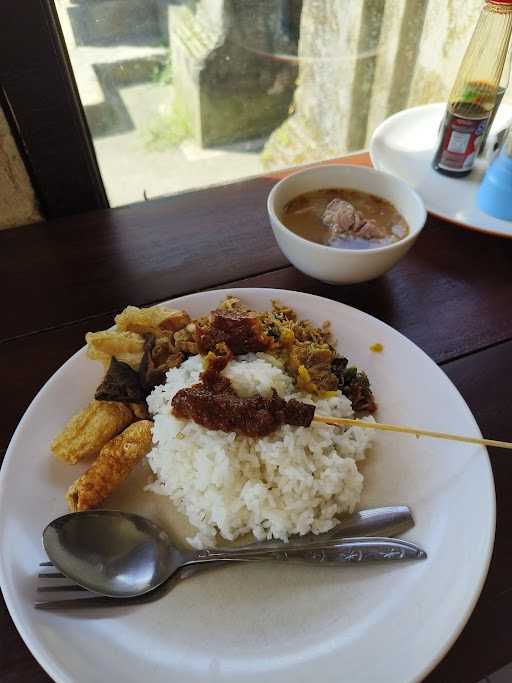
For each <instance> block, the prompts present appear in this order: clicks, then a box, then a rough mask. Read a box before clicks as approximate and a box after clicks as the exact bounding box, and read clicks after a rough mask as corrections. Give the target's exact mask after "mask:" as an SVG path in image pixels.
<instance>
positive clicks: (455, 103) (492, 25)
mask: <svg viewBox="0 0 512 683" xmlns="http://www.w3.org/2000/svg"><path fill="white" fill-rule="evenodd" d="M511 35H512V0H486V3H485V5H484V6H483V8H482V11H481V13H480V17H479V19H478V22H477V25H476V27H475V30H474V33H473V35H472V37H471V40H470V42H469V45H468V47H467V49H466V52H465V54H464V58H463V60H462V63H461V65H460V68H459V71H458V74H457V77H456V79H455V83H454V84H453V86H452V89H451V92H450V95H449V98H448V106H447V108H446V114H445V118H444V123H443V125H442V127H441V134H440V138H439V144H438V148H437V151H436V153H435V156H434V159H433V161H432V166H433V168H434V169H435V170H436V171H439V173H444V174H446V175H450V176H454V177H463V176H466V175H468V173H470V172H471V169H472V168H473V165H474V163H475V159H476V157H477V155H478V152H479V150H480V146H481V143H482V139H483V136H484V133H485V131H486V129H487V126H488V124H489V120H490V118H491V116H492V114H493V111H494V109H495V106H496V102H497V100H498V88H499V85H500V81H501V78H502V75H503V70H504V66H505V61H506V59H507V53H508V48H509V44H510V37H511Z"/></svg>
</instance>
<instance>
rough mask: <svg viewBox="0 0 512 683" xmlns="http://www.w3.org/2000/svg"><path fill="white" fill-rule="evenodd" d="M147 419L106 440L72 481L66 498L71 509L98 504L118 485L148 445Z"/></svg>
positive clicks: (149, 435) (78, 510)
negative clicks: (84, 468) (96, 454)
mask: <svg viewBox="0 0 512 683" xmlns="http://www.w3.org/2000/svg"><path fill="white" fill-rule="evenodd" d="M151 425H152V422H150V421H149V420H139V421H138V422H134V423H133V424H132V425H130V426H129V427H127V428H126V429H125V430H124V432H123V433H122V434H119V436H116V437H115V438H113V439H112V440H111V441H109V442H108V443H107V444H105V446H103V448H102V449H101V451H100V454H99V455H98V457H97V458H96V460H95V461H94V462H93V464H92V465H91V466H90V467H89V469H88V470H87V471H86V472H84V474H82V476H81V477H80V478H79V479H77V480H76V481H75V483H74V484H72V485H71V486H70V487H69V489H68V492H67V493H66V500H67V502H68V506H69V509H70V510H71V511H72V512H81V511H82V510H89V509H90V508H94V507H97V506H98V505H100V504H101V503H102V502H103V501H104V500H105V498H107V497H108V496H109V495H110V494H111V493H112V491H114V489H115V488H117V487H118V486H119V484H121V483H122V482H123V481H124V480H125V479H126V477H127V476H128V475H129V474H130V472H131V471H132V470H133V468H134V467H135V465H137V463H138V462H139V461H140V460H141V459H142V458H143V457H144V456H145V455H146V453H148V451H149V450H150V448H151Z"/></svg>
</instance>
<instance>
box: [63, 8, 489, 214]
mask: <svg viewBox="0 0 512 683" xmlns="http://www.w3.org/2000/svg"><path fill="white" fill-rule="evenodd" d="M55 2H56V6H57V11H58V15H59V19H60V22H61V26H62V31H63V34H64V37H65V41H66V45H67V49H68V52H69V56H70V60H71V63H72V66H73V71H74V75H75V79H76V82H77V85H78V90H79V93H80V97H81V100H82V104H83V107H84V111H85V114H86V117H87V121H88V125H89V129H90V133H91V136H92V139H93V142H94V147H95V150H96V154H97V158H98V162H99V165H100V169H101V173H102V176H103V180H104V183H105V186H106V190H107V193H108V196H109V199H110V202H111V204H112V205H113V206H119V205H122V204H128V203H130V202H135V201H140V200H142V199H144V198H148V199H150V198H153V197H156V196H159V195H162V194H172V193H176V192H182V191H184V190H189V189H194V188H200V187H204V186H208V185H212V184H218V183H222V182H227V181H232V180H235V179H238V178H242V177H247V176H251V175H255V174H258V173H263V172H265V171H268V170H272V169H276V168H282V167H286V166H291V165H296V164H301V163H306V162H309V161H317V160H321V159H328V158H334V157H339V156H342V155H344V154H347V153H349V152H352V151H357V150H360V149H364V148H365V147H367V145H368V141H369V138H370V136H371V134H372V132H373V130H375V128H376V126H377V125H378V124H379V123H380V122H381V121H382V120H384V119H385V118H386V117H387V116H389V115H390V114H392V113H394V112H396V111H399V110H401V109H405V108H407V107H410V106H413V105H417V104H423V103H427V102H434V101H439V100H444V99H445V98H446V96H447V94H448V91H449V88H450V85H451V83H452V81H453V78H454V76H455V72H456V70H457V68H458V65H459V63H460V60H461V57H462V55H463V52H464V49H465V46H466V44H467V41H468V39H469V37H470V35H471V32H472V30H473V27H474V25H475V22H476V19H477V17H478V14H479V11H480V7H481V4H482V0H450V2H447V1H446V0H361V1H359V0H358V1H357V2H356V1H354V0H55Z"/></svg>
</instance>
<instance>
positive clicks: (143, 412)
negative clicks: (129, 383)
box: [128, 403, 149, 420]
mask: <svg viewBox="0 0 512 683" xmlns="http://www.w3.org/2000/svg"><path fill="white" fill-rule="evenodd" d="M128 405H129V406H130V408H131V409H132V410H133V414H134V415H135V417H136V418H138V419H139V420H149V412H148V409H147V407H146V404H145V403H129V404H128Z"/></svg>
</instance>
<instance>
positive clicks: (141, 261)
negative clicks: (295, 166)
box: [0, 156, 512, 683]
mask: <svg viewBox="0 0 512 683" xmlns="http://www.w3.org/2000/svg"><path fill="white" fill-rule="evenodd" d="M355 161H356V162H358V163H368V159H367V157H366V156H361V157H357V158H356V159H355ZM283 173H284V172H283ZM279 175H282V174H275V175H274V176H267V177H265V178H257V179H253V180H248V181H242V182H240V183H235V184H233V185H228V186H224V187H220V188H214V189H209V190H206V191H201V192H198V193H187V194H182V195H179V196H176V197H172V198H168V199H162V200H159V201H156V202H151V203H148V204H145V205H137V206H134V207H125V208H122V209H115V210H112V211H105V212H95V213H91V214H83V215H79V216H75V217H70V218H67V219H58V220H54V221H51V222H48V223H45V224H40V225H37V226H29V227H25V228H20V229H15V230H11V231H7V232H6V233H3V234H0V254H1V259H2V268H3V273H4V274H5V279H4V282H5V283H8V287H5V286H4V287H3V288H2V294H1V295H0V300H1V306H2V309H1V310H2V316H1V317H0V321H1V322H0V352H1V354H0V368H1V372H2V380H3V389H4V396H6V397H8V400H6V401H4V405H3V409H2V411H1V412H0V457H1V455H2V449H5V448H6V447H7V445H8V442H9V440H10V438H11V435H12V433H13V431H14V429H15V427H16V425H17V423H18V421H19V419H20V417H21V416H22V414H23V412H24V411H25V409H26V408H27V406H28V405H29V403H30V401H31V400H32V398H33V397H34V395H35V394H36V393H37V391H38V390H39V388H40V387H41V386H42V385H43V384H44V382H45V381H46V380H47V379H48V378H49V377H50V376H51V375H52V373H53V372H55V370H56V369H57V368H58V367H59V366H60V365H61V364H62V363H63V362H64V361H65V360H67V359H68V358H69V357H70V356H71V355H72V354H73V353H74V352H75V351H76V350H78V349H79V348H80V347H81V346H82V345H83V338H84V334H85V332H86V331H88V330H98V329H104V328H105V327H108V326H109V325H110V324H111V323H112V313H114V312H117V311H118V310H119V309H120V308H122V307H124V306H125V305H127V304H128V303H132V304H139V305H140V304H149V303H153V302H155V301H161V300H165V299H168V298H172V297H173V296H177V295H179V294H182V293H185V292H190V291H196V290H199V289H204V288H216V287H219V288H229V287H234V286H242V287H273V288H283V289H292V290H300V291H304V292H310V293H312V294H318V295H321V296H326V297H328V298H331V299H334V300H336V301H341V302H343V303H346V304H349V305H351V306H355V307H357V308H359V309H361V310H364V311H366V312H368V313H370V314H371V315H374V316H375V317H377V318H379V319H381V320H384V321H385V322H387V323H389V324H390V325H392V326H393V327H395V328H396V329H398V330H399V331H401V332H402V333H404V334H406V335H407V336H408V337H409V338H410V339H412V340H413V341H415V342H416V343H417V344H418V345H419V346H420V347H422V348H423V349H424V350H425V351H426V352H427V353H428V354H429V355H430V356H431V357H432V358H434V360H436V361H437V362H438V363H441V364H442V367H443V369H444V370H445V372H447V374H448V375H449V377H450V378H451V379H452V381H453V382H454V384H455V385H456V386H457V387H458V389H459V390H460V391H461V393H462V395H463V396H464V398H465V399H466V401H467V402H468V404H469V406H470V408H471V410H472V411H473V414H474V415H475V417H476V419H477V421H478V423H479V425H480V427H481V429H482V432H483V433H484V434H485V435H486V436H489V437H491V438H496V439H502V440H512V420H511V419H510V399H509V383H510V382H509V377H510V376H511V375H512V316H510V314H509V301H510V298H511V293H512V291H511V290H512V287H511V284H510V273H511V272H512V269H511V267H510V266H511V265H512V241H510V240H504V239H500V238H496V237H490V236H485V235H481V234H478V233H472V232H468V231H466V230H463V229H461V228H459V227H456V226H453V225H449V224H447V223H443V222H442V221H440V220H438V219H432V218H429V220H428V223H427V226H426V228H425V230H424V232H423V233H422V235H421V237H420V238H419V240H418V242H417V244H416V246H415V247H414V249H413V250H412V251H411V252H410V253H409V254H408V256H407V257H406V258H405V259H404V260H403V261H401V262H400V264H398V266H397V267H396V268H394V269H393V270H392V271H391V272H390V273H388V274H387V275H385V276H383V277H382V278H379V279H378V280H376V281H374V282H370V283H366V284H362V285H353V286H348V287H334V286H331V285H325V284H322V283H320V282H317V281H315V280H312V279H311V278H308V277H306V276H304V275H302V274H301V273H299V272H298V271H296V270H295V269H294V268H292V267H291V266H289V265H288V264H287V262H286V260H285V259H284V257H283V256H282V255H281V253H280V252H279V250H278V248H277V246H276V245H275V243H274V241H273V237H272V234H271V231H270V228H269V226H268V221H267V217H266V209H265V198H266V194H267V193H268V190H269V189H270V187H271V186H272V184H273V182H275V180H276V179H277V177H278V176H279ZM490 454H491V461H492V466H493V471H494V476H495V482H496V495H497V506H498V517H497V530H496V544H495V549H494V555H493V559H492V563H491V567H490V571H489V575H488V578H487V581H486V584H485V587H484V590H483V593H482V596H481V598H480V600H479V601H478V604H477V606H476V608H475V610H474V612H473V614H472V616H471V618H470V620H469V622H468V624H467V626H466V628H465V629H464V631H463V632H462V634H461V636H460V637H459V639H458V640H457V642H456V643H455V645H454V646H453V647H452V648H451V650H450V651H449V653H448V654H447V655H446V657H445V658H444V659H443V661H442V662H441V663H440V664H439V665H438V667H437V668H436V669H435V671H434V672H432V674H430V676H428V678H427V679H426V680H427V682H428V683H477V681H479V680H480V679H481V678H482V677H484V676H486V675H489V674H491V673H492V672H493V671H495V670H496V669H498V668H500V667H501V666H503V665H504V664H506V663H507V662H508V661H509V660H510V659H511V651H510V637H509V627H508V622H509V618H508V617H509V614H510V611H511V609H512V579H511V578H510V567H511V566H512V535H511V534H510V533H509V529H510V526H511V524H512V503H511V501H512V477H510V469H511V468H512V456H511V455H510V454H509V453H507V452H505V451H493V450H492V449H491V451H490ZM0 629H1V633H2V646H1V647H0V681H2V683H4V682H5V683H25V681H30V682H31V683H42V682H43V681H44V682H47V681H50V679H49V677H48V676H47V675H46V674H45V673H44V672H43V671H42V669H41V668H40V667H39V665H38V664H37V663H36V661H35V660H34V658H33V657H32V655H31V654H30V653H29V651H28V650H27V648H26V646H25V645H24V644H23V642H22V640H21V638H20V637H19V636H18V634H17V632H16V629H15V627H14V625H13V623H12V621H11V619H10V617H9V615H8V613H7V610H6V608H5V606H3V605H2V606H0ZM404 647H405V646H404Z"/></svg>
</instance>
